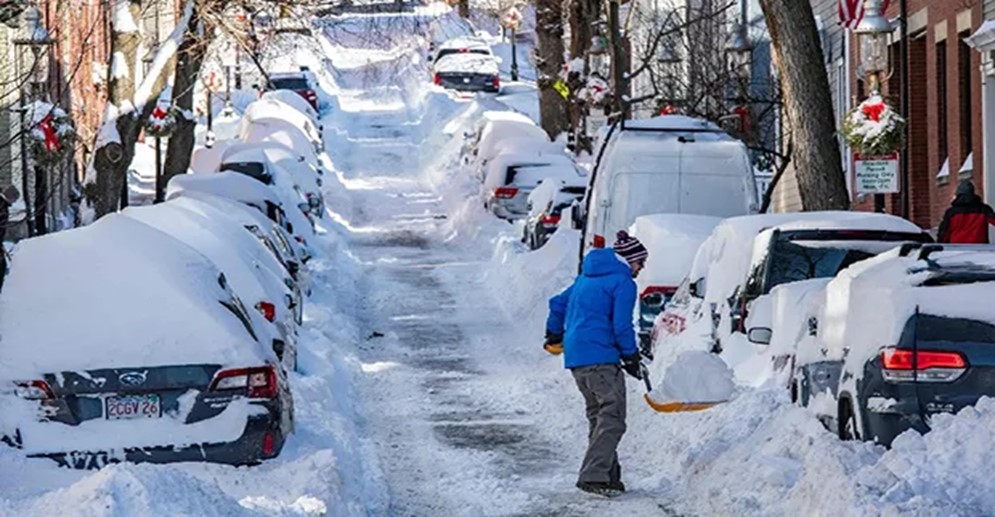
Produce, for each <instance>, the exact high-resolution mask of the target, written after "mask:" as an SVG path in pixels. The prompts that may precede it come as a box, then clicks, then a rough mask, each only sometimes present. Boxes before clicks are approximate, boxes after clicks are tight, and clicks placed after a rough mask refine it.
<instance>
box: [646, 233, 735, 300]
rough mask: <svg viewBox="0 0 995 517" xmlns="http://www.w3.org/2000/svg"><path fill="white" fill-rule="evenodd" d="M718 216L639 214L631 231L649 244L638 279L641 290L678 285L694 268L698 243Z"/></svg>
mask: <svg viewBox="0 0 995 517" xmlns="http://www.w3.org/2000/svg"><path fill="white" fill-rule="evenodd" d="M719 222H721V219H719V218H718V217H710V216H704V215H685V214H656V215H646V216H642V217H637V218H636V222H635V223H633V224H632V226H631V227H630V228H629V234H630V235H632V236H634V237H636V238H637V239H639V240H640V242H642V243H643V245H644V246H646V249H647V251H649V258H648V259H647V260H646V269H645V270H643V272H642V273H640V275H639V277H638V278H637V279H636V283H637V284H638V285H639V287H640V292H641V291H642V289H643V288H645V287H646V286H651V285H655V286H667V287H676V286H677V285H678V284H680V283H681V281H682V280H684V277H686V276H687V274H688V271H690V270H691V263H692V262H693V261H694V256H695V254H696V253H697V252H698V247H699V246H700V245H701V243H702V242H704V241H705V239H707V238H708V236H709V234H711V233H712V231H713V230H714V229H715V226H716V225H718V224H719Z"/></svg>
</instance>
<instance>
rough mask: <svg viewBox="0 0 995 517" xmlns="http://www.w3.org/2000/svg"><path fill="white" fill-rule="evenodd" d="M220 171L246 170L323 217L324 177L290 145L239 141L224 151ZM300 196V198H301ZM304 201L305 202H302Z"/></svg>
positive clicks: (305, 209) (241, 171) (304, 208)
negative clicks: (322, 179)
mask: <svg viewBox="0 0 995 517" xmlns="http://www.w3.org/2000/svg"><path fill="white" fill-rule="evenodd" d="M218 171H233V172H239V173H242V174H245V175H247V176H250V177H252V178H253V179H256V180H258V181H261V182H263V183H265V184H266V185H270V186H274V187H277V188H280V189H282V190H283V191H284V192H285V193H286V194H288V195H290V193H291V192H293V193H294V194H295V195H297V191H300V194H299V195H297V198H295V197H293V196H292V197H290V198H288V199H287V201H288V202H290V201H293V202H294V204H295V205H296V206H298V208H299V209H300V210H301V211H302V212H304V213H305V214H308V215H309V216H310V217H313V218H316V219H320V218H321V217H322V216H323V215H324V212H325V201H324V197H323V196H322V194H321V179H320V178H319V177H318V175H317V173H315V171H314V169H313V168H312V167H311V166H310V165H308V164H307V163H306V162H304V161H303V160H300V159H299V156H298V155H295V154H294V151H293V150H292V149H290V148H289V147H287V146H285V145H283V144H280V143H278V142H274V141H269V140H266V141H263V142H253V143H240V144H235V145H232V146H229V147H228V149H226V150H225V152H224V154H222V155H221V163H220V164H219V165H218ZM298 198H299V199H298ZM302 202H303V203H305V204H306V206H304V205H302V204H301V203H302Z"/></svg>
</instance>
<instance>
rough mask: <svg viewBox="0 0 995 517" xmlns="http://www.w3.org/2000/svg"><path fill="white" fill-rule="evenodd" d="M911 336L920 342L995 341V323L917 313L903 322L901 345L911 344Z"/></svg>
mask: <svg viewBox="0 0 995 517" xmlns="http://www.w3.org/2000/svg"><path fill="white" fill-rule="evenodd" d="M912 336H915V338H916V340H917V341H918V342H920V343H923V342H934V343H944V342H945V343H995V325H992V324H991V323H985V322H983V321H977V320H971V319H966V318H950V317H946V316H935V315H932V314H919V315H918V316H912V317H911V318H909V321H908V322H907V323H906V324H905V329H904V330H903V332H902V345H903V346H908V345H911V344H912V343H911V339H912Z"/></svg>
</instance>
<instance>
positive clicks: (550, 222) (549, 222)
mask: <svg viewBox="0 0 995 517" xmlns="http://www.w3.org/2000/svg"><path fill="white" fill-rule="evenodd" d="M539 222H540V223H542V224H544V225H546V226H556V225H558V224H560V216H558V215H546V216H543V217H542V219H539Z"/></svg>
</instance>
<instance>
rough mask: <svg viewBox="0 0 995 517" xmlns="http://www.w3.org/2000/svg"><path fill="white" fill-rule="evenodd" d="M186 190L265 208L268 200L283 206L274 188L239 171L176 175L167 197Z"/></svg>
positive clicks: (167, 190)
mask: <svg viewBox="0 0 995 517" xmlns="http://www.w3.org/2000/svg"><path fill="white" fill-rule="evenodd" d="M186 192H202V193H204V194H213V195H215V196H221V197H225V198H228V199H231V200H232V201H238V202H239V203H246V204H251V205H256V206H259V207H260V208H265V206H264V205H265V203H266V202H269V203H273V204H274V205H277V206H282V204H281V203H280V198H279V197H278V196H277V195H276V193H275V192H273V190H272V189H270V188H269V187H267V186H266V185H263V184H262V183H260V182H258V181H256V180H254V179H252V178H250V177H248V176H246V175H244V174H239V173H237V172H218V173H214V174H182V175H180V176H174V177H173V178H172V179H171V180H169V184H168V185H167V186H166V199H167V200H169V199H172V198H174V197H178V196H182V195H184V194H185V193H186Z"/></svg>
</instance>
